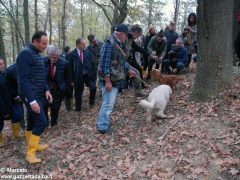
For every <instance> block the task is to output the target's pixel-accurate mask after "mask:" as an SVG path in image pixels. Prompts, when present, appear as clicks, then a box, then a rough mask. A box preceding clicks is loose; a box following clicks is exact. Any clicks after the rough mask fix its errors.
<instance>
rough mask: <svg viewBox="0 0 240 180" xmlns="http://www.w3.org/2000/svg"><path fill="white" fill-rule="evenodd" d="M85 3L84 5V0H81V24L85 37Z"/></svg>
mask: <svg viewBox="0 0 240 180" xmlns="http://www.w3.org/2000/svg"><path fill="white" fill-rule="evenodd" d="M83 5H84V0H81V26H82V37H83V38H84V19H83Z"/></svg>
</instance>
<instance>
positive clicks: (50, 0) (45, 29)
mask: <svg viewBox="0 0 240 180" xmlns="http://www.w3.org/2000/svg"><path fill="white" fill-rule="evenodd" d="M51 7H52V0H48V5H47V13H46V18H45V22H44V28H43V29H44V31H45V32H46V31H47V25H48V20H49V19H50V14H51V9H52V8H51Z"/></svg>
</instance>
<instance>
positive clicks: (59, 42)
mask: <svg viewBox="0 0 240 180" xmlns="http://www.w3.org/2000/svg"><path fill="white" fill-rule="evenodd" d="M61 34H62V23H61V20H58V47H62V41H61V38H62V35H61Z"/></svg>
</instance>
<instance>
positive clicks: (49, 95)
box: [45, 91, 53, 103]
mask: <svg viewBox="0 0 240 180" xmlns="http://www.w3.org/2000/svg"><path fill="white" fill-rule="evenodd" d="M45 95H46V99H47V100H48V102H49V103H52V101H53V98H52V95H51V93H50V92H49V91H46V93H45Z"/></svg>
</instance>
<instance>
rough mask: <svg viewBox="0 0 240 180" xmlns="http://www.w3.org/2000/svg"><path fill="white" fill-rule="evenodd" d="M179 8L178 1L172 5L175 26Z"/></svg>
mask: <svg viewBox="0 0 240 180" xmlns="http://www.w3.org/2000/svg"><path fill="white" fill-rule="evenodd" d="M179 6H180V0H175V3H174V18H173V20H174V22H175V24H177V20H178V14H179Z"/></svg>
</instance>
